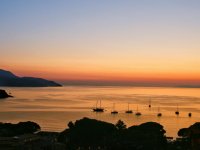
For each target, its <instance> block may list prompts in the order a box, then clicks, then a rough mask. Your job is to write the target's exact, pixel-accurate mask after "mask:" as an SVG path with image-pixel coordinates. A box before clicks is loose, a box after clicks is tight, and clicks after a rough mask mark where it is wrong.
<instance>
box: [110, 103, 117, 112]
mask: <svg viewBox="0 0 200 150" xmlns="http://www.w3.org/2000/svg"><path fill="white" fill-rule="evenodd" d="M111 114H118V111H116V110H115V103H113V111H111Z"/></svg>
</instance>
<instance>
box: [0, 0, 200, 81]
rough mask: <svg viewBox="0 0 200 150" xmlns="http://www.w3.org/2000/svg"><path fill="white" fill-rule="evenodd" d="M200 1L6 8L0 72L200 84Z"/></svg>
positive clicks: (67, 0)
mask: <svg viewBox="0 0 200 150" xmlns="http://www.w3.org/2000/svg"><path fill="white" fill-rule="evenodd" d="M199 8H200V1H198V0H165V1H164V0H1V1H0V68H1V69H5V70H10V71H12V72H14V73H15V74H17V75H19V76H36V77H42V78H47V79H51V80H56V81H70V80H75V81H76V80H78V81H84V80H85V81H110V82H115V81H116V82H117V81H120V82H143V83H145V82H151V83H154V82H157V83H177V84H179V83H182V84H192V85H194V84H200V9H199Z"/></svg>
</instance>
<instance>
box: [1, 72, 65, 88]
mask: <svg viewBox="0 0 200 150" xmlns="http://www.w3.org/2000/svg"><path fill="white" fill-rule="evenodd" d="M0 86H9V87H58V86H62V85H60V84H59V83H56V82H54V81H49V80H45V79H42V78H34V77H18V76H16V75H15V74H13V73H12V72H10V71H6V70H2V69H0Z"/></svg>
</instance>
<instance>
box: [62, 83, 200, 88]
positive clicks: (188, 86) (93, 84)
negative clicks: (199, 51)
mask: <svg viewBox="0 0 200 150" xmlns="http://www.w3.org/2000/svg"><path fill="white" fill-rule="evenodd" d="M60 83H62V85H63V86H100V87H101V86H106V87H109V86H115V87H155V88H156V87H158V88H165V87H166V88H200V85H164V84H163V85H158V84H145V83H142V84H140V83H120V82H101V81H60Z"/></svg>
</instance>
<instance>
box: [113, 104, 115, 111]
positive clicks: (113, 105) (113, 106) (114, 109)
mask: <svg viewBox="0 0 200 150" xmlns="http://www.w3.org/2000/svg"><path fill="white" fill-rule="evenodd" d="M114 110H115V103H113V111H114Z"/></svg>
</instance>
